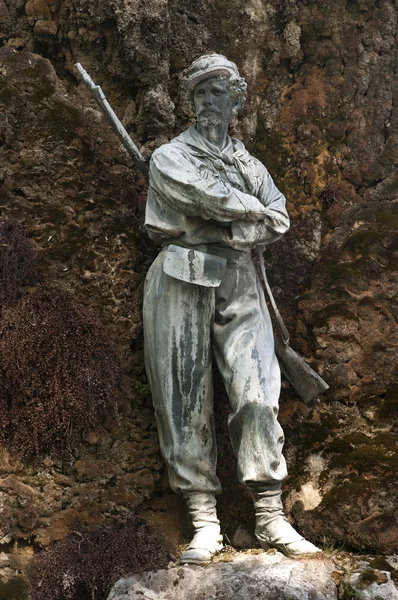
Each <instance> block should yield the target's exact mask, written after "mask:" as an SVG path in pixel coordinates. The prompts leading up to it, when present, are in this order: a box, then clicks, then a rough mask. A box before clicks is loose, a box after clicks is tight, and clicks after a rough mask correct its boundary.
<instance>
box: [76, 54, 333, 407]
mask: <svg viewBox="0 0 398 600" xmlns="http://www.w3.org/2000/svg"><path fill="white" fill-rule="evenodd" d="M75 67H76V69H77V72H78V74H79V76H80V77H81V79H82V81H83V83H85V84H86V86H87V87H88V88H89V90H90V92H91V94H92V96H93V98H94V99H95V101H96V102H97V104H98V106H99V108H100V110H101V112H102V113H103V114H104V116H105V118H106V120H107V121H108V123H109V125H110V126H111V128H112V130H113V131H114V132H115V133H116V135H117V136H118V138H119V140H120V141H121V142H122V144H123V146H124V147H125V148H126V150H127V152H128V153H129V155H130V156H131V158H132V159H133V161H134V164H135V165H136V167H137V168H138V169H139V170H140V171H141V172H142V173H143V174H144V175H145V176H146V177H147V176H148V163H147V161H146V159H145V157H144V156H143V154H142V153H141V152H140V151H139V149H138V148H137V146H136V145H135V144H134V142H133V140H132V139H131V138H130V136H129V134H128V133H127V131H126V130H125V128H124V127H123V125H122V123H121V122H120V120H119V119H118V117H117V115H116V114H115V112H114V111H113V110H112V107H111V105H110V104H109V102H108V100H107V99H106V96H105V94H104V92H103V91H102V89H101V87H100V86H99V85H96V84H95V83H94V81H93V80H92V79H91V77H90V76H89V75H88V73H87V72H86V71H85V70H84V69H83V67H82V65H81V64H80V63H76V64H75ZM257 251H258V256H259V260H260V268H261V274H262V277H263V280H264V285H265V289H266V290H267V293H268V296H269V299H270V302H271V305H272V307H273V309H274V312H275V316H276V320H277V322H278V325H279V328H280V330H281V334H282V342H281V341H280V340H279V339H278V338H275V353H276V356H277V358H278V361H279V366H280V368H281V371H282V373H283V375H284V376H285V377H286V379H287V380H288V381H289V382H290V383H291V384H292V386H293V387H294V389H295V390H296V392H297V393H298V395H299V396H300V397H301V399H302V400H303V401H304V402H305V403H307V404H308V403H309V402H310V401H311V400H313V399H314V398H316V397H317V396H318V395H319V394H321V393H322V392H324V391H325V390H327V389H328V388H329V386H328V384H327V383H326V382H325V381H324V380H323V379H322V378H321V377H320V376H319V375H318V374H317V373H315V371H314V370H313V369H311V367H310V366H309V365H308V364H307V363H306V362H305V360H304V359H302V358H301V357H300V356H299V355H298V354H297V353H296V352H295V351H294V350H293V349H292V348H291V347H290V336H289V333H288V331H287V329H286V326H285V324H284V322H283V319H282V316H281V314H280V312H279V310H278V307H277V306H276V302H275V299H274V297H273V294H272V291H271V288H270V286H269V284H268V280H267V275H266V272H265V265H264V257H263V252H264V247H263V246H259V247H258V248H257Z"/></svg>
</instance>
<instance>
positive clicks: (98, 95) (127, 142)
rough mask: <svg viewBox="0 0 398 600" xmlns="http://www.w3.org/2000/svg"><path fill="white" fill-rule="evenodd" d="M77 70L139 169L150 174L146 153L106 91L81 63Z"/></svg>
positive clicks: (77, 65)
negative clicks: (138, 146)
mask: <svg viewBox="0 0 398 600" xmlns="http://www.w3.org/2000/svg"><path fill="white" fill-rule="evenodd" d="M75 67H76V70H77V72H78V74H79V76H80V78H81V80H82V81H83V83H85V84H86V86H87V87H88V89H89V90H90V92H91V94H92V96H93V98H94V100H95V101H96V102H97V104H98V106H99V108H100V109H101V112H102V113H103V115H104V116H105V118H106V120H107V121H108V123H109V125H110V126H111V128H112V130H113V131H114V133H116V135H117V137H118V138H119V140H120V141H121V142H122V144H123V146H124V147H125V148H126V150H127V152H128V153H129V155H130V157H131V158H132V159H133V162H134V164H135V166H136V167H137V169H139V170H140V171H141V173H143V174H144V175H145V176H147V175H148V163H147V161H146V159H145V157H144V155H143V154H142V153H141V152H140V151H139V149H138V148H137V146H136V145H135V144H134V142H133V140H132V139H131V137H130V136H129V134H128V133H127V131H126V130H125V128H124V126H123V124H122V123H121V121H120V120H119V118H118V117H117V115H116V113H115V112H114V111H113V109H112V107H111V105H110V104H109V102H108V100H107V99H106V96H105V94H104V92H103V91H102V89H101V87H100V86H99V85H96V84H95V83H94V81H93V80H92V79H91V77H90V75H89V74H88V73H87V71H85V70H84V69H83V67H82V65H81V64H80V63H76V64H75Z"/></svg>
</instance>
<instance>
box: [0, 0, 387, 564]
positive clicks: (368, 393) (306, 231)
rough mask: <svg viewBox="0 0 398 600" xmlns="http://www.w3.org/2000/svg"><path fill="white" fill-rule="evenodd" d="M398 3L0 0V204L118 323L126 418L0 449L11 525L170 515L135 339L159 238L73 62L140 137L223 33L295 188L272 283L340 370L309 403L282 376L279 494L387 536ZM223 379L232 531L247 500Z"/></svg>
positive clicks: (69, 281)
mask: <svg viewBox="0 0 398 600" xmlns="http://www.w3.org/2000/svg"><path fill="white" fill-rule="evenodd" d="M397 12H398V6H397V3H396V2H395V1H394V0H376V1H370V0H356V1H352V2H345V1H343V0H337V1H336V2H333V3H325V2H321V1H318V2H314V1H309V0H302V1H301V2H298V1H295V0H284V1H279V0H278V1H277V0H273V1H271V2H261V1H258V0H250V1H248V2H246V3H243V4H242V3H241V2H238V1H237V0H230V1H229V2H228V3H227V2H224V1H223V0H220V1H219V2H217V3H212V2H207V1H205V0H203V1H199V2H190V1H189V0H180V1H179V2H178V3H177V2H174V1H173V0H170V1H169V2H166V1H165V0H151V2H138V1H136V0H133V1H128V0H124V1H123V0H107V1H106V2H104V1H103V2H100V1H91V0H29V1H28V2H25V1H24V0H0V39H1V43H2V48H1V49H0V77H1V82H0V103H1V110H0V127H1V134H0V142H1V147H0V153H1V168H0V185H1V188H0V215H1V219H2V220H8V221H11V222H20V223H22V224H23V226H24V227H25V229H26V230H27V232H28V235H29V237H30V238H31V239H32V241H33V243H34V245H35V248H36V249H37V251H38V252H39V255H40V262H41V265H42V269H43V272H44V273H45V275H46V277H48V278H51V281H53V282H56V283H58V284H59V285H62V286H64V287H65V288H66V289H68V290H71V291H73V293H74V295H75V296H76V297H77V298H78V299H79V300H80V301H81V302H82V303H83V304H84V305H85V306H86V307H87V309H88V310H89V311H91V312H92V313H94V314H96V315H99V316H100V317H101V318H102V320H103V321H104V323H106V325H107V327H108V328H109V335H110V336H113V337H114V339H116V340H117V345H118V347H119V348H120V350H121V351H122V353H123V357H124V364H125V369H126V372H127V375H128V378H129V385H128V389H129V390H130V391H129V393H128V398H127V399H128V404H129V407H128V409H127V412H126V414H125V416H124V418H123V420H122V421H121V422H117V421H114V420H112V418H109V419H108V421H106V422H104V423H103V425H102V426H101V427H100V428H99V429H97V430H95V431H92V433H91V434H90V435H89V436H88V437H87V438H86V439H85V440H83V443H82V446H81V449H80V450H79V452H78V453H77V455H76V456H75V457H74V459H73V460H72V461H71V463H70V464H69V465H66V464H65V463H62V462H59V461H58V462H57V461H53V460H51V459H48V458H47V459H44V461H43V460H42V462H40V463H39V465H36V466H31V465H27V464H23V463H21V462H20V461H19V460H17V458H16V457H14V456H12V455H11V456H10V454H9V453H8V452H7V449H6V448H5V449H4V450H3V451H2V463H1V474H2V479H1V482H0V488H1V494H2V501H3V502H4V506H5V512H4V513H3V514H4V515H6V517H5V518H4V520H2V525H1V527H2V533H1V538H2V543H3V544H6V543H11V542H12V541H13V540H16V539H20V538H23V539H25V540H28V541H29V542H30V543H31V542H34V543H36V544H39V545H47V544H48V543H49V541H50V540H53V539H59V538H61V537H63V536H64V535H65V534H66V533H67V532H68V531H69V530H70V528H71V527H73V524H74V523H75V522H76V520H78V521H83V522H86V523H92V522H101V521H102V520H104V519H106V518H107V517H108V516H109V515H115V514H116V515H124V514H125V513H127V512H129V511H135V510H137V509H140V510H141V509H145V510H147V511H149V512H147V514H148V515H151V516H152V518H153V520H155V521H158V522H162V523H163V526H164V527H165V528H166V529H169V530H171V529H173V528H175V527H176V525H175V524H174V523H175V521H173V522H171V521H170V519H169V517H168V516H167V513H166V512H163V510H162V511H159V509H165V508H166V506H167V484H166V482H165V478H164V477H163V475H162V463H161V458H160V454H159V449H158V443H157V437H156V429H155V424H154V415H153V411H152V409H151V407H150V397H149V394H148V389H147V386H146V380H145V375H144V367H143V356H142V322H141V312H140V311H141V308H140V306H141V297H142V286H143V280H144V277H145V272H146V270H147V268H148V266H149V264H150V263H151V260H152V258H153V256H154V255H155V254H156V248H155V247H154V246H152V244H151V243H150V242H149V241H148V240H147V238H146V235H145V232H144V230H143V227H142V219H143V207H144V203H145V181H144V180H143V178H142V177H141V175H139V174H138V173H137V172H136V171H135V169H134V168H133V167H132V165H131V164H130V162H129V159H128V157H127V155H126V154H125V152H124V150H123V149H121V148H120V146H119V144H118V142H117V140H116V139H115V138H114V136H113V134H112V133H110V131H109V129H108V127H107V125H106V124H105V123H104V121H103V118H102V117H101V115H100V114H99V113H98V111H97V109H96V106H95V104H94V103H93V101H92V100H91V99H90V97H89V94H88V93H87V91H86V89H85V88H84V87H83V86H82V85H79V83H78V81H77V80H76V78H75V75H74V72H73V64H74V63H75V62H77V61H79V62H81V63H82V64H83V66H84V67H85V68H86V69H87V70H88V71H89V73H90V74H91V76H92V77H93V79H94V80H95V81H96V82H97V83H99V84H101V85H102V87H103V89H104V92H105V93H106V94H107V96H108V98H109V100H110V102H111V103H112V105H113V106H114V108H115V110H116V112H117V113H118V115H119V117H120V118H121V119H122V120H123V122H124V124H125V126H126V127H127V129H128V131H129V132H130V134H131V135H132V137H133V138H134V139H135V140H136V142H137V143H138V145H139V146H141V149H142V150H143V151H144V153H146V154H147V155H149V154H150V152H151V151H152V150H153V149H154V148H155V147H157V146H158V145H160V144H161V143H164V142H165V141H166V140H167V139H169V138H170V137H172V136H173V135H175V134H177V133H179V132H180V131H181V130H182V129H183V128H185V127H186V126H187V124H189V123H190V122H191V120H192V114H191V113H190V108H189V104H188V102H187V99H186V97H185V95H184V92H183V89H182V86H181V73H182V69H184V68H185V67H186V66H187V65H188V64H189V63H190V62H191V61H192V60H193V59H194V58H195V57H197V56H198V55H200V54H203V53H206V52H209V51H217V52H221V53H224V54H226V55H227V56H228V57H229V58H231V59H232V60H234V61H236V62H237V64H238V65H239V67H240V69H241V71H242V74H243V75H244V76H245V78H246V79H247V82H248V86H249V97H248V102H247V104H246V107H245V109H244V110H243V112H242V114H241V115H240V118H239V120H238V122H237V123H236V124H235V126H234V127H235V133H236V135H237V136H238V137H241V138H242V139H243V140H244V141H245V143H246V144H247V147H248V148H249V149H250V150H251V152H252V153H253V154H255V155H256V156H258V157H259V158H260V159H261V160H262V161H263V162H264V164H265V165H266V166H267V167H268V168H269V170H270V172H271V174H272V175H273V177H274V178H275V181H276V183H277V184H278V186H279V187H280V188H281V190H282V191H283V192H284V193H285V194H286V196H287V198H288V207H289V211H290V214H291V216H292V221H293V226H292V229H291V231H290V232H289V233H288V234H287V235H286V236H285V239H284V240H283V241H281V242H279V243H278V244H276V245H275V246H273V247H270V248H269V250H268V251H267V262H268V264H269V274H270V279H271V283H272V285H273V288H274V290H275V295H276V297H277V300H278V303H279V304H280V307H281V310H282V312H283V315H284V317H285V318H286V321H287V324H288V326H289V328H290V330H291V332H292V334H293V335H292V337H293V344H294V347H295V348H296V349H297V350H298V351H300V352H301V353H302V354H303V355H304V356H305V357H306V358H307V359H308V360H309V361H310V362H311V364H313V365H314V366H315V367H316V368H317V369H318V370H319V372H320V373H321V374H322V375H323V377H324V378H325V379H326V380H327V381H328V382H329V384H330V388H331V389H330V391H329V392H328V393H327V394H326V395H325V396H324V397H323V398H322V399H321V400H320V401H319V402H317V403H315V404H314V406H312V407H306V406H304V405H303V404H302V403H301V402H300V401H299V400H298V399H297V397H295V395H294V393H293V391H292V390H291V389H289V387H288V386H287V385H286V386H285V387H284V392H283V396H282V400H281V413H280V414H281V421H282V424H283V426H284V429H285V432H286V437H287V445H286V454H287V459H288V464H289V469H290V479H289V481H288V485H287V487H286V502H287V506H288V509H289V514H290V515H291V517H292V518H293V519H294V520H295V522H296V523H297V525H298V526H299V528H300V531H301V532H302V533H303V534H304V535H306V536H309V537H310V538H311V539H313V540H314V541H315V540H318V542H319V541H322V539H323V536H326V538H327V539H328V540H329V541H330V542H337V543H346V544H348V545H349V546H351V547H353V548H358V549H364V548H366V549H370V550H373V551H378V552H389V553H391V552H394V551H397V539H398V521H397V519H398V515H397V513H396V506H397V495H398V490H397V482H396V469H397V454H396V451H397V438H396V433H397V406H398V398H397V391H398V382H397V372H396V367H397V327H396V321H397V314H398V312H397V278H396V266H397V223H398V221H397V219H398V217H397V202H396V201H397V196H398V184H397V180H398V179H397V178H398V171H397V161H398V159H397V141H398V113H397V94H398V82H397V75H396V71H397ZM219 398H221V399H220V402H219V406H218V408H217V411H218V418H219V421H220V425H219V436H220V458H221V460H220V475H221V477H222V479H223V483H224V487H225V489H226V494H225V495H224V496H222V497H221V499H220V506H221V517H222V520H223V527H224V528H225V527H226V528H227V533H228V535H229V536H230V537H232V535H233V533H234V531H235V529H236V527H237V525H238V523H239V522H240V521H241V520H243V522H244V523H246V524H247V525H248V526H250V524H251V522H252V521H251V517H250V516H249V512H248V511H249V503H248V499H247V498H246V496H245V495H244V492H243V491H242V490H239V489H238V491H236V479H235V473H234V468H235V465H234V459H233V457H232V456H231V450H230V447H229V443H228V441H227V439H226V431H225V426H224V425H223V423H222V421H223V420H225V417H226V414H227V400H226V398H225V395H223V394H222V393H221V394H220V395H219ZM28 488H29V489H28ZM232 491H233V493H234V494H236V496H235V497H236V502H235V503H234V508H233V509H232V508H231V504H230V502H229V500H228V498H230V492H232ZM25 496H26V497H27V498H28V501H27V502H25V503H24V500H23V499H24V498H25ZM149 497H150V498H151V499H150V500H145V498H149ZM21 498H22V500H21ZM170 502H172V501H170V500H169V504H170ZM176 510H177V509H176ZM177 513H178V510H177ZM3 521H4V522H3ZM178 523H179V520H178V519H177V524H178ZM178 527H179V525H177V529H178ZM177 537H178V536H177ZM177 537H176V538H175V541H177Z"/></svg>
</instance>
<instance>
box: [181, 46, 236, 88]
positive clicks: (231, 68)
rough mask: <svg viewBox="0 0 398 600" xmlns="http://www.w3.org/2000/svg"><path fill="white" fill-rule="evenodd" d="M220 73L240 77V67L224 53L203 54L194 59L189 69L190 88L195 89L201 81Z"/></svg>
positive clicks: (188, 83) (188, 82) (187, 74)
mask: <svg viewBox="0 0 398 600" xmlns="http://www.w3.org/2000/svg"><path fill="white" fill-rule="evenodd" d="M218 75H228V76H231V75H234V76H235V77H239V71H238V67H237V66H236V64H235V63H233V62H232V61H230V60H228V59H227V58H226V57H225V56H223V55H222V54H206V55H205V56H201V57H200V58H197V59H196V60H194V61H193V63H192V64H191V66H190V67H188V69H187V72H186V76H187V87H188V90H190V91H191V90H193V89H194V87H195V86H196V85H197V84H198V83H199V82H200V81H203V80H205V79H209V77H217V76H218Z"/></svg>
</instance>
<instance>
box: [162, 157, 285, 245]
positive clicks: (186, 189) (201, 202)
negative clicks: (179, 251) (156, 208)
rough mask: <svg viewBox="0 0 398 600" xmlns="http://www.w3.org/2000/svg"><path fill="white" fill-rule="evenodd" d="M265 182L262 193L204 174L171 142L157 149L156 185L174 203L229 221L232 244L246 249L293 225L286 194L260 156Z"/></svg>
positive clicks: (188, 210) (274, 237) (176, 207)
mask: <svg viewBox="0 0 398 600" xmlns="http://www.w3.org/2000/svg"><path fill="white" fill-rule="evenodd" d="M256 166H257V167H258V169H259V172H260V177H261V183H260V186H259V188H258V193H257V197H255V196H252V195H250V194H246V193H244V192H241V191H240V190H238V189H235V188H233V187H229V188H226V187H225V185H224V184H223V183H222V182H221V181H219V180H215V181H214V180H213V181H209V180H207V179H204V178H202V177H201V176H200V175H199V173H198V171H197V170H196V168H195V166H194V165H193V164H192V162H191V161H190V159H189V155H188V154H187V155H185V154H184V152H181V150H180V149H178V148H176V149H174V148H172V147H170V145H168V148H167V151H164V150H163V151H162V150H161V149H160V151H155V152H154V154H153V155H152V159H151V165H150V181H151V186H152V187H153V188H154V190H155V191H156V192H157V193H158V194H159V195H160V196H161V198H162V200H163V201H164V202H165V203H167V204H168V205H169V206H170V207H171V208H172V209H174V210H177V211H179V212H181V213H183V214H185V215H187V216H190V217H201V218H202V219H205V220H209V219H212V220H215V221H218V222H220V223H230V226H231V234H232V235H231V239H230V241H229V244H230V245H231V246H232V247H233V248H236V249H244V248H245V249H247V248H251V247H255V246H257V245H258V244H268V243H271V242H274V241H275V240H277V239H278V238H279V237H281V235H283V233H285V231H287V229H288V228H289V218H288V216H287V213H286V209H285V198H284V196H283V195H282V194H281V193H280V192H279V190H278V189H277V187H276V186H275V184H274V183H273V181H272V178H271V177H270V175H269V173H268V172H267V170H266V169H265V167H263V165H261V163H259V162H258V161H256Z"/></svg>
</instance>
